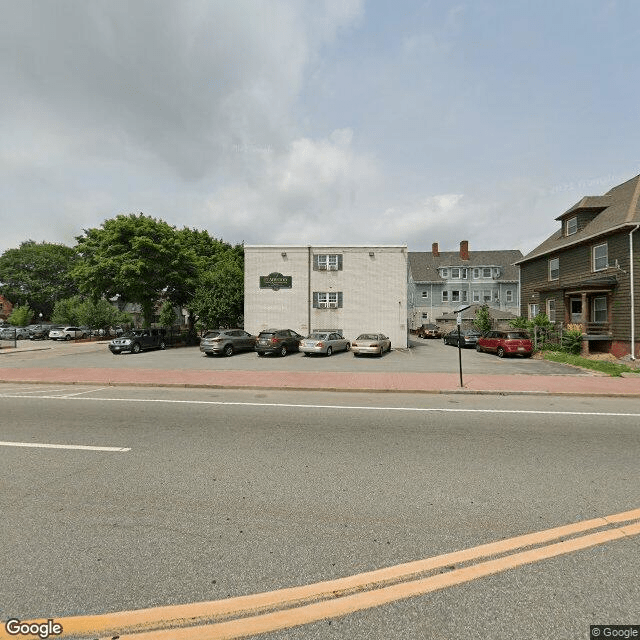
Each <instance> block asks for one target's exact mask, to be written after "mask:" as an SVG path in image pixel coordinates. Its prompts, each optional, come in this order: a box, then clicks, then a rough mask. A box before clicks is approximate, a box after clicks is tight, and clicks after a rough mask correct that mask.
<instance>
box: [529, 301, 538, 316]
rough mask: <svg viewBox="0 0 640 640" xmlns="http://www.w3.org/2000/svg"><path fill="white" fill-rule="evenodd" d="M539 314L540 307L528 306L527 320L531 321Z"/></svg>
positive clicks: (535, 305)
mask: <svg viewBox="0 0 640 640" xmlns="http://www.w3.org/2000/svg"><path fill="white" fill-rule="evenodd" d="M539 313H540V306H539V305H537V304H530V305H529V320H533V319H534V318H535V317H536V316H537V315H538V314H539Z"/></svg>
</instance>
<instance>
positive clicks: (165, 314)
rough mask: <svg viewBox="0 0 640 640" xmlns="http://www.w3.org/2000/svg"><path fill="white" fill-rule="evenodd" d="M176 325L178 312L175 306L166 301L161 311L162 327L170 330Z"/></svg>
mask: <svg viewBox="0 0 640 640" xmlns="http://www.w3.org/2000/svg"><path fill="white" fill-rule="evenodd" d="M175 324H176V312H175V308H174V306H173V305H172V304H171V302H169V301H168V300H165V302H164V304H163V305H162V308H161V309H160V326H161V327H167V328H168V329H170V328H171V327H173V326H174V325H175Z"/></svg>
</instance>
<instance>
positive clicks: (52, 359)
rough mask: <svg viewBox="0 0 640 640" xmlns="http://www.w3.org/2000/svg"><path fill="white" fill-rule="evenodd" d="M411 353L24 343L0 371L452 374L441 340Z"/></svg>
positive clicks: (495, 369) (523, 370) (485, 367)
mask: <svg viewBox="0 0 640 640" xmlns="http://www.w3.org/2000/svg"><path fill="white" fill-rule="evenodd" d="M412 345H413V346H412V348H410V349H402V350H396V349H394V350H393V351H391V352H390V353H385V354H384V355H383V356H382V357H381V358H378V357H366V358H364V357H362V358H355V357H354V356H353V354H352V353H335V354H333V355H332V356H331V357H329V358H327V357H326V356H312V357H304V356H303V355H302V354H301V353H291V354H289V355H287V356H286V357H285V358H280V357H275V356H266V357H264V358H258V357H257V355H256V354H255V353H254V352H245V353H237V354H234V355H233V356H232V357H230V358H225V357H213V358H208V357H206V356H205V355H204V354H202V353H201V352H200V350H199V348H198V347H181V348H175V349H167V350H166V351H157V350H156V351H146V352H143V353H139V354H137V355H133V354H129V353H127V354H122V355H118V356H114V355H113V354H112V353H111V352H110V351H109V349H108V348H107V343H106V342H104V343H73V342H54V341H41V342H35V343H33V342H29V346H30V347H35V348H38V347H39V348H41V349H43V350H42V351H33V352H24V353H13V354H12V353H4V354H2V355H0V368H4V367H12V366H20V367H42V366H47V367H52V368H64V367H106V368H114V369H120V368H122V369H136V368H140V369H149V368H158V369H172V370H202V371H220V370H222V371H229V370H230V371H237V370H243V371H245V370H250V371H323V372H324V371H347V372H352V371H357V372H362V371H367V372H368V371H373V372H380V371H382V372H410V373H411V372H439V373H456V372H457V371H458V367H459V363H458V349H457V347H452V346H445V345H444V344H443V342H442V340H415V341H413V342H412ZM462 367H463V371H464V372H466V373H485V374H497V375H511V374H527V375H562V374H565V375H566V374H570V375H585V373H584V372H583V371H581V370H579V369H577V368H575V367H569V366H567V365H563V364H558V363H554V362H548V361H543V360H535V359H532V358H521V357H515V358H503V359H501V358H498V357H496V356H495V355H493V354H489V353H477V352H476V351H475V350H474V349H462Z"/></svg>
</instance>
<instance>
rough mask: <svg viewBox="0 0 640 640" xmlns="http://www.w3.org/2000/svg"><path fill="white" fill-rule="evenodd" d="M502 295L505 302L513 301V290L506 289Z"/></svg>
mask: <svg viewBox="0 0 640 640" xmlns="http://www.w3.org/2000/svg"><path fill="white" fill-rule="evenodd" d="M504 295H505V298H506V301H507V302H513V291H512V290H511V289H507V290H506V291H505V292H504Z"/></svg>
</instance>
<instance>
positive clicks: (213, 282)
mask: <svg viewBox="0 0 640 640" xmlns="http://www.w3.org/2000/svg"><path fill="white" fill-rule="evenodd" d="M178 239H179V242H180V244H181V245H182V252H183V255H184V256H185V258H187V256H188V260H189V261H190V262H191V263H192V264H193V265H194V269H193V271H192V272H191V274H190V275H189V276H188V277H187V278H186V279H185V280H184V281H183V282H182V286H181V287H176V288H175V289H173V290H172V291H170V292H168V298H169V299H170V300H171V301H172V302H173V303H174V304H176V305H178V306H181V307H185V308H186V309H187V310H188V311H189V316H190V324H191V328H193V319H194V317H195V316H198V317H199V318H200V324H206V325H207V326H214V325H218V324H219V323H218V322H213V321H212V320H211V319H212V318H222V317H223V316H224V317H235V318H236V320H235V321H234V322H233V323H232V324H236V323H237V317H238V316H241V315H242V304H243V298H244V248H243V246H242V245H230V244H229V243H227V242H224V241H223V240H218V239H217V238H214V237H212V236H211V235H209V233H208V232H207V231H202V230H198V229H189V228H188V227H185V228H183V229H180V230H179V231H178ZM238 273H240V274H241V277H239V278H238ZM214 290H215V292H214ZM223 299H225V300H226V302H224V303H223V302H222V300H223ZM223 309H227V310H226V311H223ZM205 318H207V320H206V321H205Z"/></svg>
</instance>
